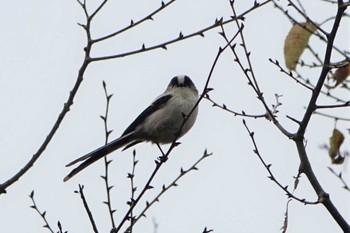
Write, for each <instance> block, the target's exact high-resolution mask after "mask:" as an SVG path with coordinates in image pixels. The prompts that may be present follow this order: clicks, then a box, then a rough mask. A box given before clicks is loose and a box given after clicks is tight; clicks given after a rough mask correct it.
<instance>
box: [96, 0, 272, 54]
mask: <svg viewBox="0 0 350 233" xmlns="http://www.w3.org/2000/svg"><path fill="white" fill-rule="evenodd" d="M271 1H272V0H266V1H265V2H263V3H259V4H255V5H253V6H252V7H251V8H249V9H248V10H246V11H245V12H243V13H242V14H240V15H237V16H236V17H235V18H231V19H228V20H223V19H222V18H221V19H219V20H218V19H216V20H215V22H214V24H212V25H211V26H208V27H206V28H203V29H201V30H198V31H196V32H193V33H189V34H188V35H184V34H183V33H182V32H180V33H179V36H178V37H177V38H173V39H171V40H168V41H166V42H163V43H160V44H157V45H152V46H146V45H145V44H143V45H142V46H140V48H139V49H136V50H133V51H129V52H125V53H119V54H115V55H110V56H101V57H93V58H91V61H101V60H109V59H116V58H121V57H126V56H130V55H135V54H139V53H143V52H147V51H151V50H155V49H167V46H168V45H171V44H174V43H177V42H180V41H183V40H187V39H189V38H192V37H195V36H201V37H204V33H205V32H207V31H210V30H212V29H214V28H217V27H219V26H221V25H224V24H229V23H231V22H234V21H236V20H243V19H244V18H245V17H246V15H247V14H249V13H250V12H252V11H253V10H255V9H257V8H259V7H262V6H264V5H265V4H267V3H269V2H271ZM162 9H163V8H162ZM129 27H130V26H129Z"/></svg>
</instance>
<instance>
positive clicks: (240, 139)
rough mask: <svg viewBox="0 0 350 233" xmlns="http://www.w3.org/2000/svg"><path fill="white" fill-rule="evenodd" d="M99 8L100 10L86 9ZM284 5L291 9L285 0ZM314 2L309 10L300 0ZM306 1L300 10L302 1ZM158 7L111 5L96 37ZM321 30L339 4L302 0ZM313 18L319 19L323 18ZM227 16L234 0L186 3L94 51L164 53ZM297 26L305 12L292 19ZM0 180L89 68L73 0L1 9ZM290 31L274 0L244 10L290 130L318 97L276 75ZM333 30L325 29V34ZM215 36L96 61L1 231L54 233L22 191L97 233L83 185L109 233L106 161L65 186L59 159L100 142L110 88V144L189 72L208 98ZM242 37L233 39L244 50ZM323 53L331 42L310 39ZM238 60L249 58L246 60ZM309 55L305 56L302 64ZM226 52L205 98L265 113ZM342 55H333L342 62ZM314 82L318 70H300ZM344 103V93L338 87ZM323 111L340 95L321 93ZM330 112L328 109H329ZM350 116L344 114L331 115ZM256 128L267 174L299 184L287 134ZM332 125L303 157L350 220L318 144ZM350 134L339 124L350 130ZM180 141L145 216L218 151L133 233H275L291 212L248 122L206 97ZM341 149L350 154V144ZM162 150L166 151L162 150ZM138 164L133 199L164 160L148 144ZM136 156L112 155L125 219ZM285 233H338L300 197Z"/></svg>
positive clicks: (265, 78)
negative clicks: (82, 67)
mask: <svg viewBox="0 0 350 233" xmlns="http://www.w3.org/2000/svg"><path fill="white" fill-rule="evenodd" d="M87 2H88V5H89V8H90V9H94V5H95V1H94V0H87ZM281 2H283V1H281ZM304 2H306V1H304ZM252 4H253V1H239V0H238V1H236V6H237V9H236V10H237V12H238V13H241V12H243V11H245V10H246V9H249V8H250V7H251V6H252ZM305 4H306V3H305ZM159 6H160V1H112V0H110V1H109V3H108V4H107V5H106V6H105V8H104V9H103V10H102V11H101V12H100V13H99V15H98V17H96V20H95V21H94V22H93V24H92V33H93V35H92V36H93V38H97V37H100V36H103V35H106V34H109V33H111V32H114V31H115V30H117V29H120V28H122V27H124V26H126V25H128V24H129V23H130V20H131V19H133V20H134V21H136V20H137V19H140V18H142V17H143V16H145V15H147V14H149V13H150V12H152V11H153V10H154V9H156V8H157V7H159ZM304 6H305V9H306V11H307V13H308V14H309V16H310V17H311V18H312V19H314V20H315V21H316V22H323V21H324V20H325V19H327V18H329V17H331V16H333V15H335V12H336V6H335V5H331V4H327V3H324V2H321V1H316V0H313V1H307V5H304ZM316 9H317V10H316ZM231 15H232V12H231V9H230V6H229V2H228V1H227V0H205V1H203V0H192V1H183V0H178V1H176V2H175V3H174V4H172V5H171V6H170V7H169V8H167V9H165V10H164V11H162V12H161V13H159V14H158V15H156V16H155V17H154V20H153V21H148V22H146V23H144V24H142V25H141V26H139V27H137V28H135V29H133V30H130V31H128V32H126V33H124V34H122V35H120V36H119V37H117V38H115V39H113V40H111V41H107V42H106V43H101V44H100V45H98V46H96V48H94V49H93V52H92V55H93V56H105V55H114V54H118V53H122V52H126V51H130V50H135V49H138V48H141V45H142V44H143V43H145V45H146V47H147V46H151V45H155V44H159V43H161V42H163V41H166V40H170V39H173V38H176V37H177V35H178V34H179V32H180V31H182V33H183V34H184V35H187V34H189V33H192V32H195V31H197V30H199V29H202V28H204V27H207V26H209V25H212V24H213V23H214V21H215V19H216V18H221V17H224V19H229V17H230V16H231ZM294 15H295V16H296V18H297V19H299V20H302V17H300V16H297V14H294ZM0 21H1V24H0V28H1V32H2V33H1V38H0V41H1V45H0V54H1V55H2V56H1V62H0V70H1V77H0V86H1V87H2V88H1V92H0V103H1V108H2V111H1V121H0V129H1V130H0V142H1V146H0V156H1V163H0V171H1V172H0V182H1V183H2V182H3V181H5V180H7V179H8V178H10V177H11V176H13V175H14V174H15V173H16V172H17V171H18V170H19V169H21V168H22V167H23V166H24V164H25V163H26V162H27V161H28V160H29V159H30V158H31V156H32V155H33V154H34V153H35V152H36V151H37V149H38V148H39V146H40V145H41V143H42V142H43V141H44V140H45V138H46V136H47V134H48V132H49V130H50V129H51V128H52V125H53V123H54V122H55V121H56V118H57V116H58V114H59V113H60V111H61V109H62V107H63V104H64V103H65V102H66V100H67V97H68V95H69V91H70V90H71V89H72V86H73V84H74V83H75V80H76V77H77V74H78V70H79V68H80V65H81V64H82V62H83V55H84V51H83V48H84V46H85V43H86V40H85V38H86V37H85V34H84V31H83V30H82V28H81V27H79V26H78V25H77V23H84V22H85V18H84V14H83V11H82V9H81V8H80V7H79V5H78V4H77V3H76V2H75V1H71V0H69V1H68V0H61V1H43V0H33V1H6V3H4V4H2V8H1V14H0ZM345 23H346V22H344V24H343V25H342V26H341V28H340V32H339V35H338V37H337V40H336V43H337V45H338V46H339V47H340V48H345V47H347V46H348V45H349V30H348V25H346V24H345ZM290 27H291V23H290V22H289V20H288V19H287V18H286V17H285V16H283V14H281V12H280V11H278V10H277V9H275V8H274V7H273V6H272V4H270V5H267V6H264V7H262V8H261V9H258V10H256V11H255V12H252V13H250V14H249V15H248V16H247V17H246V20H245V29H244V35H245V38H246V42H247V46H248V48H249V50H250V51H252V55H251V59H252V63H253V66H254V72H255V74H256V75H257V78H258V81H259V84H260V87H261V89H262V91H263V93H264V95H265V98H266V100H267V102H268V104H269V105H271V104H275V94H276V93H277V94H279V95H283V97H281V99H280V101H281V102H282V103H283V105H282V106H281V107H280V113H279V115H278V119H279V120H280V122H281V123H282V124H283V125H284V126H285V127H286V128H287V129H288V130H290V131H291V132H294V130H295V129H296V128H297V125H295V123H293V122H292V121H290V120H289V119H287V118H286V117H285V116H286V115H290V116H292V117H294V118H296V119H301V117H302V116H303V113H304V107H305V106H306V105H307V103H308V98H309V97H310V92H309V91H308V90H306V89H305V88H303V87H301V86H300V85H298V84H296V83H295V82H294V81H293V80H291V79H290V78H288V77H286V76H285V75H283V74H281V73H280V72H279V69H278V68H276V67H275V66H274V65H272V64H271V63H270V62H269V61H268V59H269V58H272V59H274V60H275V59H277V60H279V61H280V63H281V64H284V59H283V43H284V39H285V37H286V35H287V34H288V31H289V29H290ZM330 27H331V22H329V23H327V24H325V25H324V28H325V30H329V28H330ZM225 28H226V30H227V33H228V34H229V36H232V35H234V33H235V32H236V31H237V28H236V26H235V24H230V25H227V26H225ZM218 32H219V29H214V30H212V31H210V32H207V33H205V37H204V38H201V37H194V38H192V39H189V40H186V41H183V42H180V43H177V44H173V45H170V46H168V49H167V50H166V51H165V50H154V51H151V52H147V53H142V54H138V55H133V56H129V57H126V58H119V59H115V60H109V61H101V62H97V63H93V64H91V65H90V66H89V67H88V69H87V72H86V74H85V77H84V81H83V84H82V85H81V87H80V90H79V92H78V94H77V96H76V98H75V101H74V105H73V106H72V108H71V111H70V112H69V113H68V115H67V116H66V118H65V120H64V121H63V123H62V125H61V126H60V128H59V130H58V132H57V134H56V135H55V137H54V138H53V140H52V142H51V143H50V144H49V146H48V147H47V149H46V150H45V152H44V153H43V154H42V156H41V157H40V158H39V160H38V161H37V162H36V163H35V165H34V167H33V168H32V169H31V170H30V171H29V172H28V173H27V174H26V175H25V176H23V177H22V178H21V179H20V180H19V181H18V182H17V183H16V184H14V185H12V186H11V187H10V188H8V190H7V192H8V193H7V194H6V195H1V196H0V225H1V229H2V231H3V232H10V233H12V232H14V233H17V232H30V233H31V232H32V233H34V232H35V233H38V232H48V230H47V229H45V228H43V227H42V226H43V225H44V222H43V220H42V219H41V218H40V216H38V214H37V213H35V212H34V210H33V209H31V208H30V206H31V205H32V203H31V200H30V198H29V197H28V195H29V194H30V192H31V191H32V190H35V200H36V202H37V205H38V207H39V208H40V209H41V210H42V211H44V210H46V211H47V213H46V216H47V219H48V221H49V222H50V224H51V225H52V227H53V228H54V229H57V226H56V223H57V221H58V220H59V221H60V222H61V223H62V225H63V229H64V230H68V231H69V232H93V231H92V228H91V226H90V224H89V221H88V218H87V215H86V213H85V211H84V209H83V206H82V202H81V199H80V198H79V196H78V195H77V194H75V193H74V190H77V188H78V184H84V185H85V194H86V197H87V199H88V202H89V204H90V206H91V209H92V211H93V214H94V217H95V219H96V222H97V225H98V228H99V230H100V232H109V230H110V229H111V225H110V219H109V215H108V212H107V208H106V206H105V205H104V204H102V202H103V201H105V200H106V193H105V188H104V183H103V180H102V179H101V178H100V175H102V174H103V173H104V168H103V162H102V161H100V162H98V163H96V164H95V165H93V166H91V167H89V168H88V169H86V170H84V171H83V172H82V173H80V174H79V175H78V176H76V177H74V179H72V180H70V181H69V182H67V183H63V182H62V179H63V177H64V176H65V175H66V174H67V173H68V172H69V171H70V169H68V168H65V164H67V163H68V162H70V161H72V160H73V159H75V158H77V157H79V156H81V155H83V154H85V153H87V152H89V151H91V150H93V149H95V148H97V147H98V146H100V145H102V144H103V143H104V128H103V123H102V120H101V119H100V117H99V116H100V115H102V114H104V111H105V98H104V92H103V88H102V80H104V81H105V82H106V83H107V89H108V91H109V93H111V94H113V98H112V101H111V105H110V115H109V122H108V123H109V127H110V129H112V130H113V133H112V134H111V138H116V137H118V136H119V135H120V134H121V133H122V132H123V131H124V129H125V128H126V127H127V126H128V125H129V124H130V123H131V122H132V121H133V119H134V118H135V117H136V116H137V115H138V114H139V113H140V112H141V111H142V110H143V109H144V108H146V107H147V106H148V105H149V104H150V103H151V102H152V100H153V99H154V98H155V97H156V96H158V95H159V94H160V93H162V92H163V91H164V89H165V88H166V86H167V85H168V82H169V81H170V79H171V78H172V77H174V76H175V75H178V74H186V75H188V76H190V77H191V78H192V80H193V82H194V83H195V84H196V86H197V88H198V89H199V90H200V91H201V90H202V88H203V87H204V84H205V81H206V78H207V77H208V74H209V71H210V68H211V66H212V64H213V61H214V58H215V56H216V54H217V51H218V48H219V47H220V46H224V45H225V41H224V40H223V39H222V37H220V36H219V34H218ZM237 42H239V41H237ZM311 42H313V43H315V44H316V45H315V48H316V49H317V50H318V52H319V54H320V57H323V50H322V49H324V47H325V44H324V43H322V42H320V41H319V40H318V39H316V38H315V37H312V38H311ZM241 54H242V53H241ZM309 58H312V57H311V56H310V55H307V54H305V56H304V57H303V59H305V60H307V59H309ZM233 59H234V57H233V55H232V53H231V52H230V51H226V52H225V53H224V54H223V56H222V57H221V58H220V60H219V62H218V65H217V67H216V69H215V71H214V73H213V77H212V81H211V83H210V85H209V86H210V87H211V88H214V91H212V92H211V93H210V96H211V97H212V98H213V99H214V100H216V101H217V102H218V103H225V104H226V105H227V107H229V108H231V109H233V110H235V111H238V112H240V111H242V110H244V111H245V112H246V113H251V114H263V113H264V109H263V107H262V105H261V103H259V102H258V100H257V98H256V95H255V93H254V92H253V90H252V88H251V87H249V86H248V85H247V80H246V78H245V77H244V75H243V73H242V72H241V70H240V69H239V67H238V65H237V63H235V62H234V61H233ZM340 59H342V58H341V57H340V56H335V57H334V61H338V60H340ZM300 71H301V72H302V73H303V74H304V75H305V76H307V77H308V78H309V79H310V80H311V81H315V80H316V79H317V77H318V74H319V70H309V69H307V68H301V69H300ZM338 95H339V96H341V97H343V98H344V99H348V93H346V92H341V91H340V92H339V94H338ZM320 103H324V104H330V103H333V102H332V100H330V99H327V98H325V97H324V96H321V98H320ZM326 112H327V111H326ZM332 113H334V114H339V115H343V116H346V114H347V115H348V111H347V112H346V111H344V110H332ZM247 122H248V125H249V127H250V129H251V130H253V131H254V132H255V137H256V141H257V144H258V146H259V149H260V152H261V155H262V156H263V157H264V159H265V160H266V162H267V163H271V164H272V171H273V172H274V174H275V176H276V177H277V178H278V179H279V180H280V182H281V183H282V184H284V185H289V186H290V187H292V186H293V181H294V180H293V176H295V175H296V174H297V171H298V166H299V162H298V155H297V153H296V148H295V145H294V143H293V142H292V141H290V140H288V139H287V138H285V137H284V136H283V135H282V134H281V133H280V132H279V131H278V130H277V129H276V127H275V126H273V124H271V123H270V122H269V121H267V120H265V119H257V120H254V119H248V120H247ZM333 127H334V121H332V120H331V119H326V118H322V117H320V116H313V118H312V121H311V122H310V125H309V128H308V130H307V134H306V137H307V151H308V153H309V159H310V161H311V163H312V165H313V168H314V171H315V173H316V175H317V177H318V178H319V181H320V182H321V184H322V186H323V187H324V188H325V190H326V191H327V192H329V193H330V194H331V198H332V201H333V202H334V204H335V205H336V207H337V208H338V210H339V211H340V213H341V214H343V216H344V217H345V218H347V219H348V220H349V219H350V208H349V203H350V202H349V200H350V199H349V193H348V192H346V191H344V190H343V189H342V188H341V186H342V184H341V183H340V181H339V180H338V179H336V177H335V176H334V175H332V174H331V173H330V172H329V171H328V169H327V166H329V165H330V159H329V158H328V155H327V151H324V150H321V149H320V148H319V147H320V145H321V144H323V143H328V140H329V137H330V135H331V132H332V130H333ZM346 127H348V128H349V125H346V123H342V122H339V123H338V128H339V129H342V130H343V131H344V132H343V133H346V131H345V128H346ZM180 141H181V145H180V146H178V147H177V148H176V149H175V150H174V151H173V152H172V154H171V156H170V158H169V160H168V161H167V162H166V164H164V165H163V167H162V168H161V170H160V172H159V174H158V175H157V176H156V178H155V180H154V182H153V183H152V186H154V187H155V188H154V189H153V190H151V191H149V192H147V193H146V195H145V196H144V198H143V199H142V200H141V203H140V204H141V205H140V206H138V208H136V210H135V213H136V214H137V213H139V211H140V210H142V207H143V206H144V205H145V202H146V201H150V200H152V199H153V198H154V197H155V196H156V195H157V193H158V192H159V191H160V190H161V187H162V185H163V184H165V185H168V184H169V183H171V182H172V181H173V180H174V179H175V178H176V176H177V175H178V174H179V172H180V168H181V167H183V168H184V169H187V168H189V167H190V166H192V164H193V163H195V162H196V161H197V160H198V159H199V158H200V157H201V156H202V154H203V151H204V150H205V149H207V150H208V152H210V153H213V156H211V157H209V158H207V159H205V160H204V161H202V162H201V163H200V164H199V165H198V168H199V170H198V171H195V172H191V173H189V174H188V175H186V176H185V177H183V178H182V179H181V180H180V181H179V182H178V185H179V186H178V187H176V188H173V189H171V190H169V191H168V192H167V193H166V194H165V195H164V196H163V197H162V198H161V199H160V202H159V203H157V204H156V205H154V206H153V207H152V208H151V209H150V210H149V211H148V212H147V218H144V219H142V220H141V221H140V222H139V223H138V224H137V225H136V226H135V229H134V230H135V232H155V231H154V223H156V224H157V225H158V228H157V232H158V233H178V232H184V233H185V232H192V233H195V232H198V233H200V232H202V231H203V229H204V227H208V229H213V230H214V232H219V233H220V232H263V233H265V232H266V233H270V232H280V228H281V226H282V223H283V220H284V219H283V218H284V212H285V208H286V203H287V197H286V195H285V193H284V192H283V191H282V190H281V189H280V188H279V187H278V186H277V185H276V184H275V183H273V182H272V181H271V180H269V179H268V178H267V176H268V174H267V172H266V169H265V168H264V167H263V165H262V164H261V162H260V161H259V159H258V158H257V156H256V155H255V154H254V153H253V145H252V142H251V140H250V138H249V136H248V133H247V132H246V130H245V128H244V126H243V124H242V119H241V118H239V117H234V116H233V115H232V114H229V113H227V112H224V111H222V110H219V109H218V108H213V107H212V106H211V104H210V103H209V102H208V101H206V100H203V101H202V102H201V104H200V111H199V115H198V119H197V122H196V124H195V126H194V127H193V128H192V130H191V131H190V132H189V133H188V134H187V135H186V136H184V137H183V138H181V139H180ZM345 144H347V145H348V139H347V140H346V142H345ZM164 148H167V146H164ZM135 149H136V153H137V159H138V160H139V163H138V165H137V168H136V177H135V182H136V185H137V187H138V191H140V190H141V188H142V187H143V185H144V184H145V182H146V180H147V179H148V177H149V176H150V174H151V172H152V171H153V169H154V160H155V159H156V158H157V157H158V156H159V155H160V154H159V150H158V148H157V147H156V146H154V145H151V144H141V145H137V146H136V147H135ZM131 155H132V150H131V149H129V150H126V151H123V152H120V151H118V152H114V153H113V154H112V155H111V156H110V157H109V158H111V159H113V163H112V164H111V168H110V169H111V172H110V178H111V183H112V184H113V185H114V188H113V189H112V193H111V195H112V205H113V207H114V208H116V209H117V212H116V214H115V221H116V222H117V223H118V222H119V221H120V219H121V218H122V217H123V216H124V214H125V211H126V210H127V208H128V206H127V205H126V202H127V201H128V198H129V197H130V181H129V180H128V179H127V178H126V176H127V173H129V172H131V169H132V166H131V165H132V156H131ZM333 168H334V169H335V170H336V171H343V174H344V178H345V179H346V180H347V181H348V182H349V183H350V179H349V170H348V169H347V168H346V166H333ZM295 195H297V196H298V197H300V198H306V199H307V200H309V201H315V200H317V197H316V195H315V193H314V191H313V190H312V188H311V187H310V184H309V182H308V181H307V179H306V178H305V176H302V178H301V180H300V184H299V187H298V189H297V190H296V192H295ZM288 232H289V233H300V232H340V228H339V226H338V225H337V224H336V222H335V221H334V220H333V219H332V217H331V216H330V214H329V213H328V212H327V210H326V209H325V208H324V207H323V206H322V205H316V206H305V205H303V204H301V203H298V202H297V201H294V200H293V201H292V202H291V203H290V205H289V228H288Z"/></svg>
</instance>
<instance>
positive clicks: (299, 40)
mask: <svg viewBox="0 0 350 233" xmlns="http://www.w3.org/2000/svg"><path fill="white" fill-rule="evenodd" d="M315 31H316V27H315V26H314V25H313V24H312V23H310V22H306V23H297V24H294V25H293V27H292V28H291V30H290V31H289V33H288V35H287V38H286V40H285V41H284V59H285V62H286V67H287V68H288V69H289V70H295V67H296V65H297V63H298V61H299V58H300V57H301V54H302V53H303V51H304V49H305V48H306V46H307V45H308V43H309V38H310V36H311V35H312V34H313V33H314V32H315Z"/></svg>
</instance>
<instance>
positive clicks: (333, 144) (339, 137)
mask: <svg viewBox="0 0 350 233" xmlns="http://www.w3.org/2000/svg"><path fill="white" fill-rule="evenodd" d="M343 142H344V135H343V134H342V133H341V132H340V131H339V130H337V129H334V130H333V134H332V136H331V137H330V138H329V150H328V154H329V157H330V158H331V160H332V163H334V164H342V163H343V162H344V157H343V156H341V155H340V146H341V145H342V144H343Z"/></svg>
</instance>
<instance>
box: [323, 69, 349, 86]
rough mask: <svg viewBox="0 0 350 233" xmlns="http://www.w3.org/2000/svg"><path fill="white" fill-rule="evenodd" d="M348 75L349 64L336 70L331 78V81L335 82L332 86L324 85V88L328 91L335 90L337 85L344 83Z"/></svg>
mask: <svg viewBox="0 0 350 233" xmlns="http://www.w3.org/2000/svg"><path fill="white" fill-rule="evenodd" d="M349 75H350V64H348V65H347V66H343V67H340V68H338V69H337V70H336V71H335V72H334V74H333V76H332V77H331V79H332V80H334V81H335V84H334V86H329V85H326V87H327V88H328V89H333V88H336V87H337V86H338V85H339V84H341V83H342V82H344V81H345V80H346V78H347V77H348V76H349Z"/></svg>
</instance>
